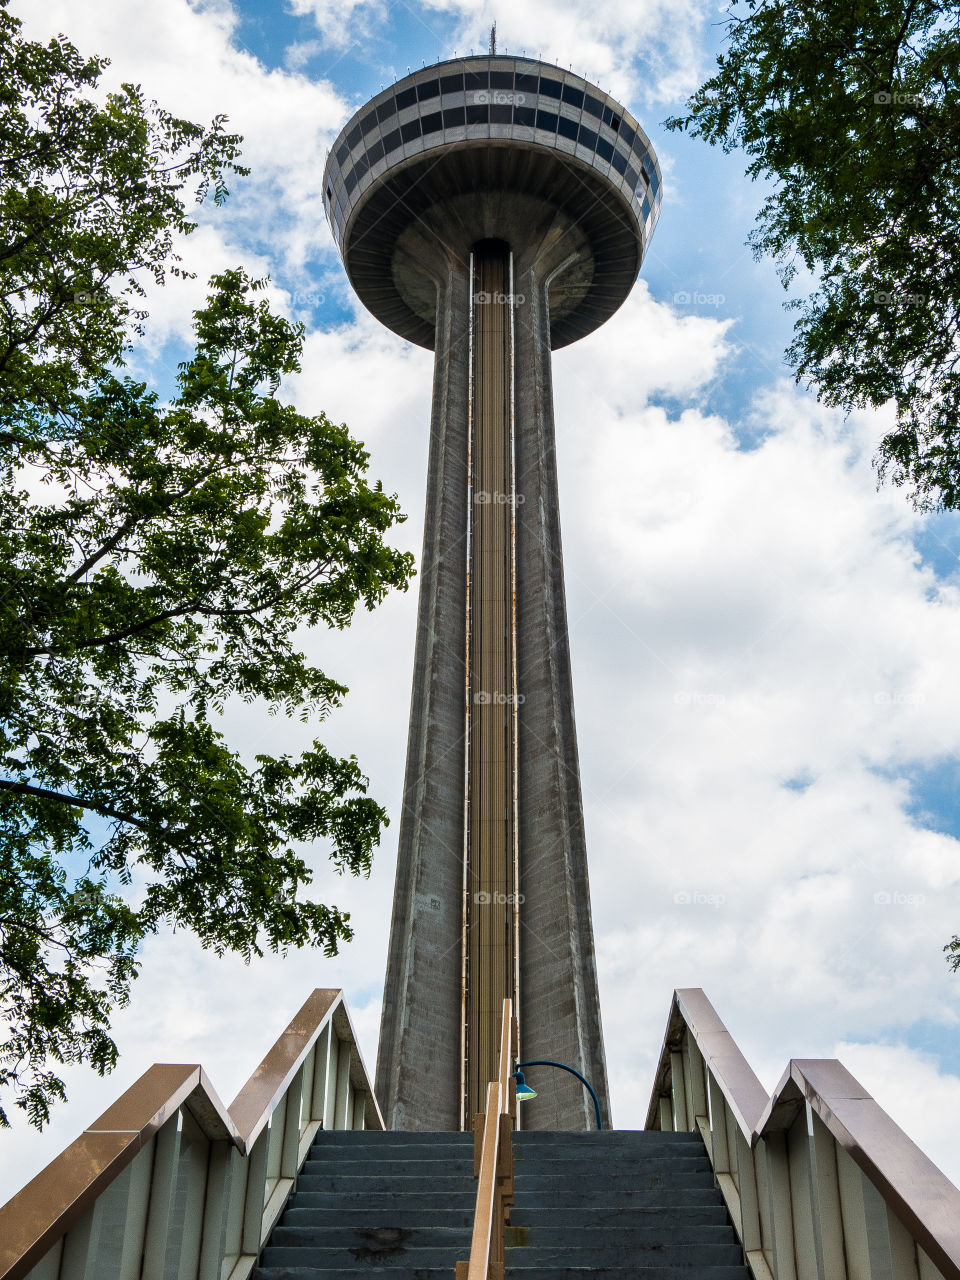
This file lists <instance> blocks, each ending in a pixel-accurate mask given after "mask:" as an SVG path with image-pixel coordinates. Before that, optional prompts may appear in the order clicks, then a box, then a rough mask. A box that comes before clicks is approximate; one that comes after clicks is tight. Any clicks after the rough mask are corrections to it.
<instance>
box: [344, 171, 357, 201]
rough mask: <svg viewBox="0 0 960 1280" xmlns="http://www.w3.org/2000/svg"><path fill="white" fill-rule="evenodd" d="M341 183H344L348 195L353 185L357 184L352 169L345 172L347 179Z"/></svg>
mask: <svg viewBox="0 0 960 1280" xmlns="http://www.w3.org/2000/svg"><path fill="white" fill-rule="evenodd" d="M343 185H344V186H345V187H346V189H347V195H350V193H351V192H352V191H353V189H354V187H355V186H356V185H357V175H356V174H355V173H354V171H353V170H352V169H351V170H350V172H349V173H348V174H347V180H346V182H345V183H344V184H343Z"/></svg>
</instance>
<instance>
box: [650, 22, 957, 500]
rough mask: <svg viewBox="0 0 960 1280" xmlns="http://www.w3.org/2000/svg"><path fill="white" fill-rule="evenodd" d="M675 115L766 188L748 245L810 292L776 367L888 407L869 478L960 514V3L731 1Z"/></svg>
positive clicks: (825, 392)
mask: <svg viewBox="0 0 960 1280" xmlns="http://www.w3.org/2000/svg"><path fill="white" fill-rule="evenodd" d="M726 34H727V37H728V39H727V42H726V44H725V48H724V52H723V53H722V55H721V56H720V57H718V59H717V69H716V73H715V74H714V75H713V76H712V77H711V78H710V79H709V80H707V81H706V82H705V83H704V84H703V85H701V87H700V88H699V89H698V90H697V92H696V93H695V94H694V96H693V97H692V98H691V99H690V101H689V102H688V104H687V112H686V114H685V115H683V116H679V117H676V118H674V119H671V120H669V121H667V124H668V126H669V127H670V128H674V129H686V130H688V131H689V132H690V133H691V134H692V135H693V136H695V137H702V138H705V139H706V140H707V141H708V142H710V143H713V144H720V145H722V146H723V148H724V149H725V150H726V151H732V150H733V149H735V148H741V149H742V150H743V151H744V152H745V153H746V155H747V157H748V160H749V163H748V166H747V172H748V173H749V174H750V175H751V176H752V177H754V178H765V179H769V180H771V181H772V182H773V184H774V185H773V190H772V192H771V194H770V195H768V196H767V198H766V199H765V200H764V202H763V205H762V207H761V209H760V213H759V216H758V219H757V226H756V229H755V230H754V232H753V234H752V236H751V243H752V245H753V248H754V250H755V252H756V254H757V256H761V255H764V254H769V255H771V256H773V257H774V258H775V259H776V260H777V261H778V262H779V264H780V268H781V273H782V278H783V281H784V284H785V285H789V284H790V283H791V282H792V281H793V280H794V279H795V277H796V274H797V272H798V271H799V270H801V269H802V268H805V269H806V270H807V271H809V272H812V273H814V276H815V280H816V289H815V291H814V292H813V293H812V294H811V295H810V296H809V297H807V298H805V299H796V300H794V301H793V302H792V303H791V304H790V305H791V306H793V307H794V308H795V309H796V311H797V316H798V318H797V323H796V327H795V332H794V340H793V343H792V345H791V346H790V348H789V350H788V352H787V357H788V359H789V360H790V362H791V363H792V364H793V365H794V367H795V369H796V373H797V377H798V379H805V380H807V381H809V382H810V383H811V384H812V386H814V387H815V388H816V390H817V392H818V393H819V395H820V396H821V397H822V398H823V399H824V400H825V401H826V402H827V403H829V404H833V405H840V406H842V407H844V408H846V409H852V408H854V407H863V406H879V405H882V404H884V403H886V402H887V401H889V400H894V401H895V402H896V407H897V419H896V425H895V427H894V429H893V430H892V431H890V432H889V433H888V434H887V435H886V437H885V438H884V439H883V441H882V443H881V445H880V450H879V456H878V459H877V465H878V468H879V471H880V474H881V476H884V475H885V476H887V477H889V478H890V479H892V480H893V481H894V482H895V483H897V484H903V485H906V486H907V487H908V488H909V489H910V490H911V491H912V494H913V497H914V500H915V501H916V502H917V504H918V505H919V506H921V507H937V506H942V507H949V508H957V507H960V444H958V441H960V432H958V423H960V0H940V2H934V0H894V2H893V3H884V4H878V3H867V2H863V0H861V2H860V3H854V4H851V3H849V0H818V2H817V3H816V4H815V3H813V0H743V2H741V3H735V4H734V5H732V6H731V7H730V9H729V10H728V11H727V20H726Z"/></svg>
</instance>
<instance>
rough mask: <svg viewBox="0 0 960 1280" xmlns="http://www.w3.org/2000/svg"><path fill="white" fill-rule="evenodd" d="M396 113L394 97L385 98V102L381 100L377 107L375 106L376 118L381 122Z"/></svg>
mask: <svg viewBox="0 0 960 1280" xmlns="http://www.w3.org/2000/svg"><path fill="white" fill-rule="evenodd" d="M396 114H397V100H396V98H387V100H386V101H385V102H381V103H380V105H379V107H377V119H378V120H379V121H381V122H383V121H384V120H389V119H390V117H391V116H395V115H396Z"/></svg>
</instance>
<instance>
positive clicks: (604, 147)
mask: <svg viewBox="0 0 960 1280" xmlns="http://www.w3.org/2000/svg"><path fill="white" fill-rule="evenodd" d="M597 155H598V156H600V157H601V158H602V159H604V160H606V161H607V162H608V163H609V162H610V161H611V160H612V159H613V143H611V142H607V140H606V138H598V139H597Z"/></svg>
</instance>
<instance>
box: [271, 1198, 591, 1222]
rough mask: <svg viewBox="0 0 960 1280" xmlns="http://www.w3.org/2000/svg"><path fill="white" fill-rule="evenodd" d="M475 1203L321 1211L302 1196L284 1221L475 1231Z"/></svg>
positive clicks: (338, 1208) (420, 1204)
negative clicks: (431, 1227) (452, 1228)
mask: <svg viewBox="0 0 960 1280" xmlns="http://www.w3.org/2000/svg"><path fill="white" fill-rule="evenodd" d="M474 1202H475V1197H474V1196H471V1197H470V1200H469V1203H468V1204H466V1205H465V1206H464V1207H463V1208H462V1209H451V1208H449V1206H448V1205H447V1202H446V1197H444V1198H443V1204H442V1205H441V1206H440V1207H439V1208H437V1207H434V1206H433V1205H431V1206H429V1207H425V1206H424V1203H423V1198H422V1197H419V1205H416V1206H413V1207H409V1208H399V1209H398V1208H396V1207H395V1206H392V1207H389V1208H385V1209H380V1208H378V1207H375V1206H374V1207H366V1206H364V1207H363V1208H360V1209H357V1208H355V1207H354V1206H353V1205H350V1206H344V1205H343V1204H342V1202H340V1203H338V1204H337V1206H336V1207H335V1208H328V1209H320V1208H312V1207H310V1206H308V1205H302V1204H301V1203H300V1199H299V1197H297V1196H295V1197H294V1198H293V1199H292V1200H291V1201H290V1208H288V1209H287V1211H286V1212H285V1213H284V1215H283V1218H282V1220H281V1221H282V1225H283V1226H285V1227H286V1226H290V1227H316V1228H318V1229H319V1230H323V1229H325V1228H329V1227H333V1228H338V1227H341V1228H342V1227H344V1225H345V1223H348V1224H349V1226H350V1227H351V1228H354V1227H360V1228H363V1229H370V1228H375V1227H383V1226H388V1227H418V1228H420V1227H425V1226H437V1227H471V1228H472V1226H473V1210H474ZM529 1212H531V1213H534V1214H535V1213H537V1212H540V1211H538V1210H536V1209H534V1210H530V1211H529ZM563 1216H566V1215H563Z"/></svg>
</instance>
